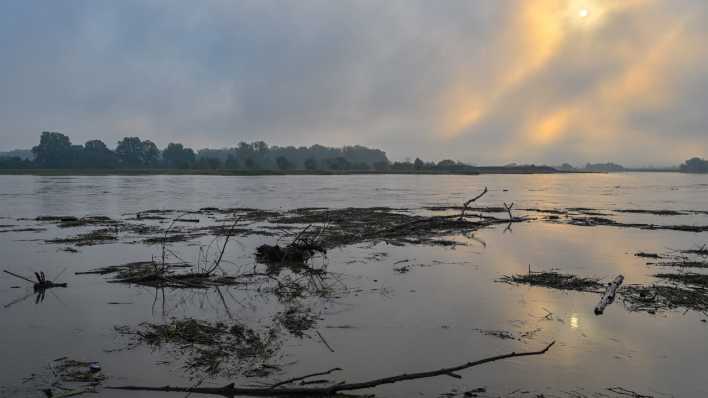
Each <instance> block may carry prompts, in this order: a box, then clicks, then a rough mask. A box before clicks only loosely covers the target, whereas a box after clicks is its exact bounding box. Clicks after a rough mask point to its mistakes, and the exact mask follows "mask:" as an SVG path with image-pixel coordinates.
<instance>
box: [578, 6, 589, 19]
mask: <svg viewBox="0 0 708 398" xmlns="http://www.w3.org/2000/svg"><path fill="white" fill-rule="evenodd" d="M578 16H579V17H580V18H587V17H588V16H590V10H588V9H587V8H581V9H580V11H578Z"/></svg>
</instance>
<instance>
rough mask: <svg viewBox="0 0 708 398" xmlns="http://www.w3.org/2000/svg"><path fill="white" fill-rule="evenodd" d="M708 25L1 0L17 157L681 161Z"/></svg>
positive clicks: (3, 75) (555, 3)
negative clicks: (354, 153) (334, 153)
mask: <svg viewBox="0 0 708 398" xmlns="http://www.w3.org/2000/svg"><path fill="white" fill-rule="evenodd" d="M706 21H708V1H705V0H478V1H472V0H466V1H456V0H444V1H427V0H379V1H368V0H356V1H354V0H337V1H331V0H321V1H320V0H277V1H276V0H273V1H270V0H254V1H246V0H244V1H237V0H201V1H198V2H194V1H188V0H120V1H114V0H85V1H80V0H63V1H51V0H43V1H39V0H3V1H2V2H0V149H3V150H7V149H14V148H30V147H31V146H33V145H36V143H37V142H38V140H39V134H40V133H41V132H42V131H60V132H62V133H64V134H67V135H69V136H70V137H71V139H72V142H74V143H79V144H81V143H84V142H86V141H87V140H90V139H94V138H98V139H101V140H103V141H105V142H106V143H107V144H108V145H109V147H113V146H115V143H116V142H117V141H118V140H119V139H120V138H122V137H124V136H139V137H141V138H143V139H150V140H153V141H154V142H156V143H157V144H158V146H159V147H165V146H166V145H167V143H169V142H181V143H184V144H186V145H188V146H191V147H193V148H196V149H199V148H205V147H211V148H220V147H231V146H235V145H236V144H237V143H238V142H239V141H247V142H250V141H256V140H263V141H266V142H268V143H269V144H272V145H281V146H285V145H296V146H300V145H312V144H323V145H329V146H343V145H356V144H359V145H366V146H371V147H377V148H381V149H383V150H384V151H386V152H387V154H388V155H389V158H390V159H396V160H399V159H405V158H415V157H416V156H419V157H421V158H423V159H426V160H441V159H445V158H453V159H457V160H462V161H465V162H470V163H473V164H506V163H509V162H518V163H536V164H540V163H545V164H560V163H562V162H570V163H573V164H584V163H585V162H605V161H614V162H620V163H623V164H626V165H669V164H678V163H680V162H682V161H683V160H685V159H687V158H689V157H693V156H699V157H708V115H707V113H708V23H707V22H706Z"/></svg>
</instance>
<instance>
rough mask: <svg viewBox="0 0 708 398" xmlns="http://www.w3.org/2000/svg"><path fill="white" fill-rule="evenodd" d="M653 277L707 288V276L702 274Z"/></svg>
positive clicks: (658, 275)
mask: <svg viewBox="0 0 708 398" xmlns="http://www.w3.org/2000/svg"><path fill="white" fill-rule="evenodd" d="M654 276H655V277H657V278H661V279H666V280H669V281H672V282H677V283H682V284H685V285H693V286H698V287H704V288H708V275H704V274H695V273H684V274H656V275H654Z"/></svg>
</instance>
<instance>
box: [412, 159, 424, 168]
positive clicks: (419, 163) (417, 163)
mask: <svg viewBox="0 0 708 398" xmlns="http://www.w3.org/2000/svg"><path fill="white" fill-rule="evenodd" d="M423 166H425V163H423V161H422V160H420V159H419V158H415V161H414V162H413V168H414V169H416V170H422V169H423Z"/></svg>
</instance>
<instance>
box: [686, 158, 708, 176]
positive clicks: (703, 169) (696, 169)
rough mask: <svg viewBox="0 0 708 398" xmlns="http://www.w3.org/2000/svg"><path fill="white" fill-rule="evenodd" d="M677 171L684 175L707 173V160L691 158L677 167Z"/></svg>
mask: <svg viewBox="0 0 708 398" xmlns="http://www.w3.org/2000/svg"><path fill="white" fill-rule="evenodd" d="M679 170H681V171H682V172H684V173H708V160H705V159H701V158H691V159H689V160H687V161H685V162H684V163H683V164H682V165H681V166H679Z"/></svg>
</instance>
